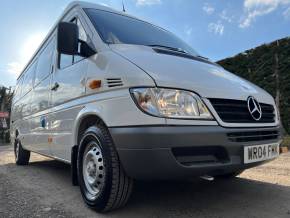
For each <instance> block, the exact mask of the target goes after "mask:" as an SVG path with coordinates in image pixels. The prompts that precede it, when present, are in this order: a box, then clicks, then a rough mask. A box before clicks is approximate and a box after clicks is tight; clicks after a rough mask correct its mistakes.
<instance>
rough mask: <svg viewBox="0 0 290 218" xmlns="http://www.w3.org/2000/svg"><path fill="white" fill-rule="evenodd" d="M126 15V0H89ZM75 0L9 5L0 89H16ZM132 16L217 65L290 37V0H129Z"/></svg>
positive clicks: (4, 15) (3, 21)
mask: <svg viewBox="0 0 290 218" xmlns="http://www.w3.org/2000/svg"><path fill="white" fill-rule="evenodd" d="M88 1H89V2H94V3H100V4H105V5H107V6H109V7H112V8H114V9H117V10H122V0H88ZM70 2H71V0H49V1H48V0H46V1H44V0H43V1H40V0H3V1H1V8H0V30H1V37H0V85H4V86H6V87H8V86H14V85H15V83H16V79H17V76H18V75H19V73H20V72H21V70H22V69H23V67H24V66H25V64H26V63H27V62H28V61H29V60H30V58H31V56H32V55H33V53H34V52H35V50H36V49H37V48H38V46H39V44H40V43H41V42H42V40H43V39H44V37H45V36H46V34H47V33H48V31H49V30H50V28H51V27H52V26H53V25H54V24H55V22H56V20H57V19H58V18H59V16H60V15H61V14H62V12H63V10H64V9H65V8H66V6H67V5H68V4H69V3H70ZM124 4H125V7H126V11H127V13H128V14H131V15H134V16H136V17H139V18H141V19H144V20H146V21H149V22H152V23H154V24H156V25H158V26H161V27H163V28H165V29H167V30H169V31H171V32H173V33H174V34H176V35H177V36H178V37H180V38H181V39H183V40H184V41H186V42H187V43H188V44H189V45H190V46H192V47H193V48H194V49H195V50H196V51H198V53H199V54H201V55H202V56H205V57H208V58H210V59H211V60H214V61H217V60H221V59H223V58H226V57H230V56H234V55H236V54H238V53H240V52H243V51H245V50H247V49H250V48H254V47H257V46H259V45H261V44H264V43H269V42H271V41H274V40H276V39H280V38H283V37H288V36H290V0H234V1H233V0H124Z"/></svg>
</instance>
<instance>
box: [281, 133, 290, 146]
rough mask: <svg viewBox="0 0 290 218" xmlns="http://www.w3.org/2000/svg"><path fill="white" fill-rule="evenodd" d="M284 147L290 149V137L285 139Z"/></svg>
mask: <svg viewBox="0 0 290 218" xmlns="http://www.w3.org/2000/svg"><path fill="white" fill-rule="evenodd" d="M282 147H288V148H289V149H290V135H286V136H285V137H284V139H283V142H282Z"/></svg>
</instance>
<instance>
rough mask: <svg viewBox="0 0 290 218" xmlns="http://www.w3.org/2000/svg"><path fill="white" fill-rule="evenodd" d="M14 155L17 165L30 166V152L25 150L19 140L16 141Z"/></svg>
mask: <svg viewBox="0 0 290 218" xmlns="http://www.w3.org/2000/svg"><path fill="white" fill-rule="evenodd" d="M14 154H15V162H16V165H28V163H29V159H30V151H27V150H25V149H23V147H22V145H21V141H20V140H19V139H16V140H15V143H14Z"/></svg>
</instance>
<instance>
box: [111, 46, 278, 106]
mask: <svg viewBox="0 0 290 218" xmlns="http://www.w3.org/2000/svg"><path fill="white" fill-rule="evenodd" d="M110 47H111V48H112V49H113V50H114V51H116V52H117V53H119V54H120V55H122V56H125V57H126V58H128V59H129V60H131V61H132V62H133V63H135V64H136V65H138V66H139V67H140V68H142V69H143V70H144V71H146V72H147V73H149V74H150V75H151V76H152V77H153V78H154V80H155V81H156V83H157V85H158V86H162V87H175V88H181V89H187V90H191V91H194V92H196V93H197V94H199V95H200V96H202V97H210V98H225V96H226V98H228V99H239V100H245V99H247V98H248V97H249V96H250V95H252V96H254V97H256V98H257V100H258V101H260V102H265V103H270V104H273V98H272V97H271V96H270V95H269V94H268V93H266V92H265V91H264V90H262V89H261V88H259V87H257V86H256V85H253V84H252V83H250V82H248V81H246V80H244V79H242V78H240V77H238V76H236V75H234V74H232V73H230V72H227V71H226V70H224V69H223V68H222V67H218V66H215V65H211V64H207V63H203V62H199V61H195V60H191V59H188V58H184V57H177V56H175V55H167V54H158V53H157V52H155V51H154V50H153V49H152V48H150V47H146V46H137V45H122V44H121V45H119V44H114V45H110ZM181 75H182V76H181ZM177 78H178V79H177ZM229 90H230V92H229Z"/></svg>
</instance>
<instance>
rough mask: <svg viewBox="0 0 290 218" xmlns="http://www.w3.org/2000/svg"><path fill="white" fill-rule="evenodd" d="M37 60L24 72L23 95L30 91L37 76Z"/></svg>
mask: <svg viewBox="0 0 290 218" xmlns="http://www.w3.org/2000/svg"><path fill="white" fill-rule="evenodd" d="M35 68H36V61H34V62H33V63H32V64H31V65H30V66H29V67H28V68H27V70H26V72H25V73H24V81H23V86H22V96H23V95H25V94H26V93H28V92H29V91H30V90H31V89H32V87H33V82H34V77H35Z"/></svg>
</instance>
